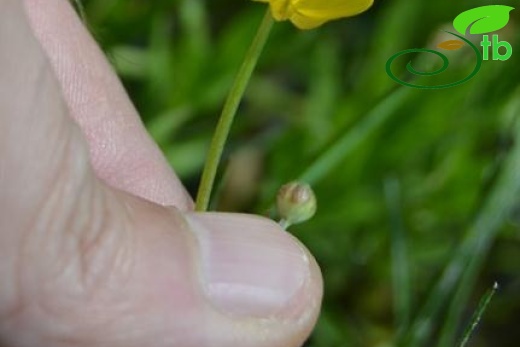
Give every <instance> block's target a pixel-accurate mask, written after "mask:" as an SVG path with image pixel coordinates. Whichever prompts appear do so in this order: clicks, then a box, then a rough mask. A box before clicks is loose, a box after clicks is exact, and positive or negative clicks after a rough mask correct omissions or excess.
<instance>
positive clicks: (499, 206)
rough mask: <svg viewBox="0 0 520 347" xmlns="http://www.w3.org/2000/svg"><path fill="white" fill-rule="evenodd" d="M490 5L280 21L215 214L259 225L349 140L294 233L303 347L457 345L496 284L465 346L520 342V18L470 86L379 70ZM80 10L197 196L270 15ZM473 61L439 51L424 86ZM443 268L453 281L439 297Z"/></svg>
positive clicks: (232, 3) (208, 9) (184, 3)
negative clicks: (222, 116) (310, 298)
mask: <svg viewBox="0 0 520 347" xmlns="http://www.w3.org/2000/svg"><path fill="white" fill-rule="evenodd" d="M323 1H325V0H323ZM489 4H494V3H493V2H491V1H489V0H488V1H483V0H474V1H467V0H464V1H457V2H453V1H451V0H437V1H409V0H380V1H376V4H375V6H374V7H373V8H372V9H370V10H369V11H368V12H367V13H364V14H363V15H361V16H357V17H354V18H350V19H346V20H341V21H336V22H332V23H328V24H326V25H324V26H323V27H321V28H319V29H316V30H312V31H299V30H297V29H296V28H294V27H293V26H292V25H291V24H290V23H278V24H276V25H275V28H274V31H273V32H272V35H271V37H270V40H269V42H268V45H267V48H266V50H265V51H264V54H263V55H262V57H261V60H260V63H259V66H258V68H257V70H256V73H255V75H254V77H253V79H252V81H251V84H250V86H249V88H248V90H247V93H246V96H245V99H244V101H243V103H242V104H241V107H240V110H239V114H238V117H237V120H236V122H235V124H234V126H233V131H232V134H231V138H230V141H229V143H228V146H227V149H226V153H225V160H224V163H223V166H222V170H221V172H220V175H219V176H220V177H219V182H220V183H219V186H218V189H217V193H216V196H215V197H214V199H213V201H214V203H213V207H212V208H213V209H216V210H227V211H244V212H254V213H260V214H267V215H269V213H270V212H269V208H270V206H271V204H272V202H273V201H274V195H275V192H276V190H277V188H278V187H279V186H280V185H281V184H283V183H286V182H287V181H290V180H292V179H294V178H297V177H300V176H301V175H302V173H304V172H305V171H306V169H308V168H309V167H312V163H314V162H315V161H316V159H319V158H323V155H324V153H327V149H330V148H331V146H334V144H335V143H338V142H337V141H344V142H340V145H339V146H336V149H337V150H338V151H337V152H336V155H335V157H334V160H333V165H332V166H331V167H330V170H327V171H324V175H323V176H321V177H318V178H317V179H315V180H313V182H312V183H313V186H314V188H315V191H316V195H317V197H318V201H319V204H318V213H317V215H316V216H315V218H314V219H312V220H311V221H310V222H307V223H306V224H304V225H298V226H294V227H293V228H292V229H291V231H292V232H293V233H294V234H295V235H296V236H297V237H298V238H300V239H301V240H302V241H303V242H304V243H305V244H306V245H307V247H308V248H309V249H310V250H311V251H312V252H313V253H314V254H315V256H316V258H317V260H318V262H319V264H320V266H321V267H322V271H323V275H324V280H325V298H324V304H323V312H322V315H321V318H320V321H319V323H318V326H317V328H316V330H315V332H314V334H313V335H312V337H311V338H310V340H309V341H308V342H307V344H308V346H314V347H322V346H327V347H328V346H378V347H382V346H455V345H456V341H459V340H460V338H461V335H462V331H463V329H464V328H465V326H466V325H467V324H468V322H469V319H470V317H471V314H472V313H473V311H474V309H475V308H476V306H477V303H478V300H479V298H480V297H481V296H482V295H483V293H484V292H485V291H486V290H487V289H488V288H490V287H491V286H492V284H493V282H494V281H498V283H499V285H500V289H499V291H498V293H497V295H496V296H495V298H494V299H493V301H492V302H491V305H490V307H489V308H488V311H487V312H486V313H485V315H484V318H483V322H482V323H481V326H480V328H479V330H478V332H477V334H476V335H475V336H474V337H473V338H472V339H471V346H501V347H502V346H511V347H513V346H518V342H517V341H520V331H519V330H518V329H515V328H517V326H518V324H519V322H520V294H519V293H520V277H519V275H520V165H517V166H515V165H516V164H515V160H516V163H518V160H519V158H518V157H520V151H519V150H518V149H516V147H515V145H516V146H518V145H519V139H520V128H519V127H518V124H517V122H515V121H517V118H518V116H517V115H518V113H519V111H520V88H519V87H518V80H519V77H520V65H519V62H520V53H518V52H517V51H516V50H517V49H519V48H520V34H519V33H520V31H519V30H518V27H519V26H520V21H519V18H520V16H519V14H520V11H519V10H515V11H513V12H512V13H511V14H512V18H511V20H510V22H509V24H508V26H506V27H505V28H504V29H502V30H500V31H499V32H498V34H499V35H500V39H501V40H507V41H508V42H510V43H511V44H512V46H513V56H512V58H511V59H509V60H508V61H505V62H495V61H485V62H483V67H482V69H481V70H480V72H479V74H478V75H477V76H476V77H475V78H473V79H472V80H470V81H469V82H468V83H465V84H463V85H461V86H458V87H455V88H450V89H445V90H433V91H432V90H417V89H411V88H407V87H401V86H399V85H398V84H396V83H395V82H393V81H392V80H391V79H390V78H389V77H388V76H387V74H386V72H385V63H386V60H387V59H388V58H389V57H390V56H391V55H393V54H394V53H396V52H398V51H401V50H403V49H408V48H420V47H435V45H436V44H437V43H439V42H441V39H440V38H441V37H442V33H441V31H440V30H441V29H444V30H452V27H451V21H452V20H453V18H454V17H455V16H456V15H457V14H459V13H460V12H462V11H465V10H467V9H470V8H473V7H477V6H482V5H489ZM501 4H504V5H511V6H515V4H516V2H514V1H504V2H503V3H501ZM84 7H85V15H86V22H87V25H88V26H89V29H90V30H91V32H92V33H93V35H94V36H95V37H96V39H97V40H98V41H99V43H100V45H101V46H102V47H103V49H104V50H105V51H106V53H107V55H108V56H109V58H110V59H111V61H112V62H113V64H114V66H115V67H116V69H117V71H118V73H119V74H120V76H121V77H122V79H123V81H124V83H125V86H126V87H127V90H128V91H129V94H130V95H131V98H132V100H133V101H134V102H135V104H136V106H137V108H138V109H139V111H140V112H141V114H142V118H143V121H144V122H145V124H146V125H147V127H148V129H149V131H150V132H151V134H152V135H153V137H154V138H155V139H156V141H157V142H158V143H159V144H160V146H161V148H162V149H163V151H164V153H165V155H166V156H167V157H168V159H169V161H170V162H171V164H172V166H173V167H174V168H175V170H176V172H177V173H178V175H179V176H180V177H181V179H182V180H183V182H184V183H185V184H186V186H187V187H188V188H189V190H190V192H191V193H192V195H193V196H195V193H196V189H197V185H198V181H199V178H200V173H201V170H202V165H203V163H204V160H205V154H206V151H207V149H208V144H209V140H210V138H211V135H212V132H213V130H214V127H215V125H216V122H217V117H218V115H219V112H220V108H221V106H222V104H223V99H224V98H225V96H226V93H227V91H228V89H229V86H230V84H231V81H232V79H233V76H234V74H235V72H236V70H237V68H238V66H239V64H240V63H241V60H242V58H243V56H244V53H245V50H246V49H247V47H248V45H249V43H250V41H251V39H252V37H253V36H254V33H255V30H256V27H257V26H258V24H259V22H260V19H261V16H262V15H263V12H264V10H265V6H264V5H263V4H260V3H256V2H252V1H237V0H212V1H204V0H169V1H166V0H161V1H143V0H125V1H122V0H86V1H84ZM517 12H518V13H517ZM477 45H478V43H477ZM470 53H471V51H470V50H467V49H462V50H461V51H460V52H459V51H457V53H450V55H449V57H450V61H451V64H452V65H451V66H450V70H449V71H450V72H446V73H445V74H444V75H443V76H442V77H435V78H434V81H450V79H451V81H453V80H456V79H457V78H459V77H461V76H462V77H463V76H465V75H467V74H468V72H469V71H471V70H472V69H473V66H474V65H473V64H474V59H473V60H472V56H471V54H470ZM414 61H417V62H418V64H419V65H420V66H418V67H421V66H423V67H428V66H430V67H431V66H434V65H435V64H436V62H437V61H436V60H435V59H434V58H432V59H429V57H426V56H424V57H423V56H419V57H417V59H416V60H414ZM405 63H406V61H404V63H403V64H402V67H404V65H405ZM432 64H433V65H432ZM402 67H401V68H402ZM395 69H396V72H397V73H400V72H402V70H399V69H400V67H399V66H396V67H395ZM425 83H432V84H433V83H435V82H425ZM345 139H347V140H345ZM515 149H516V152H515ZM337 153H339V155H338V154H337ZM516 173H518V174H516ZM515 211H516V212H515ZM463 244H465V245H466V246H463V248H460V247H461V245H463ZM457 259H459V260H457ZM450 262H455V263H454V264H455V266H454V268H453V269H455V270H454V272H453V274H454V276H452V277H453V278H450V276H447V277H446V278H447V279H448V281H447V282H445V283H447V285H446V286H443V287H442V288H441V289H442V290H440V291H437V292H435V291H433V288H435V286H436V285H437V284H438V281H439V279H440V278H442V274H443V271H444V269H445V268H446V266H447V264H449V263H450ZM457 290H458V293H459V294H455V293H457ZM432 293H433V294H432ZM427 302H429V304H428V305H427V306H426V308H425V303H427ZM450 312H451V313H450ZM417 317H423V318H424V319H423V318H419V319H418V318H417ZM425 317H426V318H425ZM423 332H426V333H425V334H424V335H423ZM415 338H417V339H415Z"/></svg>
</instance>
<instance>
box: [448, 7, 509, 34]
mask: <svg viewBox="0 0 520 347" xmlns="http://www.w3.org/2000/svg"><path fill="white" fill-rule="evenodd" d="M513 9H514V7H511V6H505V5H488V6H481V7H476V8H473V9H471V10H467V11H464V12H462V13H461V14H459V15H458V16H457V17H456V18H455V20H453V27H454V28H455V30H457V31H458V32H459V33H461V34H462V35H465V34H466V31H467V30H468V28H469V33H470V34H486V33H489V32H492V31H496V30H499V29H502V28H503V27H505V26H506V25H507V22H509V12H511V10H513Z"/></svg>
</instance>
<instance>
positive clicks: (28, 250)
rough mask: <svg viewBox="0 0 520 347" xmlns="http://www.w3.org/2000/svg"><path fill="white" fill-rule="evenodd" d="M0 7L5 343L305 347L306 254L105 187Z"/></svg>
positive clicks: (258, 233)
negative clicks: (300, 345) (1, 15)
mask: <svg viewBox="0 0 520 347" xmlns="http://www.w3.org/2000/svg"><path fill="white" fill-rule="evenodd" d="M0 5H1V8H2V12H3V13H7V14H8V15H5V16H3V20H2V21H0V70H1V71H2V80H0V178H1V179H0V254H2V256H3V261H2V262H0V278H2V282H3V283H2V286H1V287H0V345H2V346H7V347H10V346H17V347H23V346H48V347H53V346H60V347H66V346H77V345H81V346H111V347H117V346H125V347H132V346H151V345H153V346H158V347H161V346H165V347H166V346H201V347H204V346H232V345H241V346H297V345H299V344H301V343H302V341H303V340H304V339H305V338H306V336H307V335H308V333H309V331H310V329H311V328H312V326H313V325H314V322H315V320H316V317H317V313H318V310H319V304H320V299H321V290H322V289H321V286H322V284H321V276H320V273H319V269H318V267H317V265H316V263H315V261H314V260H313V258H312V256H310V255H309V254H308V252H307V251H306V250H304V248H303V247H302V246H301V245H300V244H299V243H298V242H297V241H296V240H295V239H293V238H292V237H291V236H290V235H289V234H287V233H286V232H284V231H283V230H281V229H280V228H279V227H278V225H277V224H275V223H273V222H272V221H269V220H266V219H263V218H258V217H253V216H246V215H232V214H217V213H184V214H183V213H181V212H179V211H178V210H176V209H174V208H165V207H162V206H158V205H156V204H153V203H151V202H148V201H145V200H142V199H139V198H137V197H134V196H132V195H130V194H127V193H124V192H121V191H118V190H115V189H113V188H110V187H107V186H106V185H104V184H103V183H102V182H101V181H99V180H98V179H97V178H96V176H95V175H94V174H93V173H92V170H91V168H90V164H89V156H88V150H87V146H86V144H85V142H84V141H83V138H82V136H81V132H80V130H79V128H78V127H77V126H76V124H75V123H74V122H72V121H71V119H70V117H69V116H68V112H67V108H66V107H65V106H64V102H63V101H62V98H61V96H60V92H59V87H58V84H57V82H56V81H55V78H54V76H53V74H52V73H51V72H50V69H49V67H48V64H47V61H46V59H45V57H44V55H43V54H42V52H41V50H40V48H39V46H38V43H37V42H36V40H35V39H34V38H33V36H32V34H31V31H30V29H29V27H28V26H27V23H26V20H25V16H24V15H23V9H22V8H21V4H20V2H19V1H15V0H0ZM4 11H5V12H4Z"/></svg>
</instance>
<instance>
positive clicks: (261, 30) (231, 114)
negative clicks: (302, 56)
mask: <svg viewBox="0 0 520 347" xmlns="http://www.w3.org/2000/svg"><path fill="white" fill-rule="evenodd" d="M272 26H273V18H272V16H271V13H270V11H269V9H268V10H267V11H266V13H265V15H264V18H263V20H262V22H261V24H260V26H259V27H258V31H257V33H256V36H255V38H254V39H253V42H252V43H251V46H250V47H249V50H248V51H247V53H246V56H245V59H244V61H243V63H242V65H241V66H240V69H239V71H238V74H237V76H236V78H235V80H234V82H233V85H232V86H231V90H230V91H229V94H228V96H227V99H226V102H225V103H224V107H223V109H222V113H221V115H220V119H219V121H218V124H217V128H216V130H215V134H214V135H213V139H212V140H211V144H210V148H209V153H208V157H207V159H206V164H205V165H204V171H203V172H202V178H201V182H200V186H199V191H198V193H197V199H196V203H195V209H196V210H197V211H206V210H207V209H208V205H209V200H210V197H211V191H212V189H213V184H214V182H215V177H216V174H217V169H218V165H219V163H220V158H221V157H222V152H223V151H224V146H225V144H226V140H227V138H228V135H229V131H230V129H231V125H232V124H233V119H234V118H235V114H236V112H237V109H238V105H239V103H240V100H242V97H243V95H244V92H245V90H246V87H247V84H248V82H249V80H250V78H251V74H252V73H253V70H254V68H255V66H256V63H257V61H258V58H259V57H260V54H261V53H262V50H263V48H264V46H265V43H266V42H267V38H268V37H269V33H270V31H271V28H272Z"/></svg>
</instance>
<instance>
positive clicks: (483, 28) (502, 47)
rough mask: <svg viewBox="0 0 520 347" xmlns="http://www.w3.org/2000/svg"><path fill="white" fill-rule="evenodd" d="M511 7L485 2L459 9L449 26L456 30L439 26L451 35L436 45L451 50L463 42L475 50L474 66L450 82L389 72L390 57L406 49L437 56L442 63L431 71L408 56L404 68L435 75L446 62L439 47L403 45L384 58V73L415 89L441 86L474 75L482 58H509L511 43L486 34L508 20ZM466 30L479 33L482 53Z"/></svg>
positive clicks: (452, 85) (439, 87)
mask: <svg viewBox="0 0 520 347" xmlns="http://www.w3.org/2000/svg"><path fill="white" fill-rule="evenodd" d="M513 9H514V7H510V6H505V5H488V6H481V7H476V8H473V9H471V10H467V11H464V12H462V13H461V14H459V15H458V16H457V17H456V18H455V19H454V20H453V27H454V28H455V31H457V33H455V32H451V31H444V30H443V31H444V32H446V33H448V34H449V35H451V36H453V39H450V40H446V41H443V42H441V43H439V44H438V45H437V48H440V49H443V50H446V51H455V50H458V49H461V48H462V47H464V46H466V45H467V46H469V47H470V49H471V50H472V51H473V53H474V54H475V58H476V62H475V67H474V68H473V70H472V71H471V72H470V73H469V74H468V75H467V76H466V77H464V78H462V79H460V80H458V81H456V82H451V83H445V84H439V85H421V84H414V83H411V82H407V81H405V80H403V79H401V78H399V77H397V76H396V75H395V74H394V73H393V72H392V63H393V62H394V60H396V59H397V58H399V57H401V56H403V55H405V54H410V53H429V54H434V55H436V56H437V57H439V58H440V59H441V61H442V66H441V67H440V68H437V69H436V70H434V71H429V72H427V71H419V70H417V69H415V68H414V67H413V65H412V61H411V60H410V61H409V62H408V64H407V65H406V70H407V71H408V72H409V73H411V74H412V75H415V76H435V75H439V74H440V73H442V72H444V71H446V69H448V67H449V64H450V63H449V60H448V57H447V56H446V55H445V54H443V53H441V52H439V51H436V50H433V49H428V48H412V49H406V50H404V51H401V52H398V53H396V54H394V55H393V56H391V57H390V58H389V59H388V61H387V62H386V73H387V74H388V76H390V78H391V79H393V80H394V81H395V82H397V83H399V84H402V85H405V86H407V87H412V88H419V89H444V88H450V87H455V86H458V85H460V84H462V83H465V82H467V81H469V80H470V79H472V78H473V77H475V75H476V74H477V73H478V72H479V70H480V68H481V66H482V62H483V61H484V60H489V59H492V60H498V61H505V60H507V59H509V58H511V55H512V54H513V47H512V46H511V44H510V43H509V42H507V41H500V39H499V37H498V35H496V34H494V35H489V33H491V32H494V31H497V30H499V29H502V28H503V27H505V26H506V25H507V23H508V22H509V12H511V11H512V10H513ZM467 34H470V35H482V41H481V42H480V46H481V49H482V53H481V52H480V48H479V47H477V46H476V45H475V44H473V43H472V42H471V41H470V40H469V39H467V38H466V35H467Z"/></svg>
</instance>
